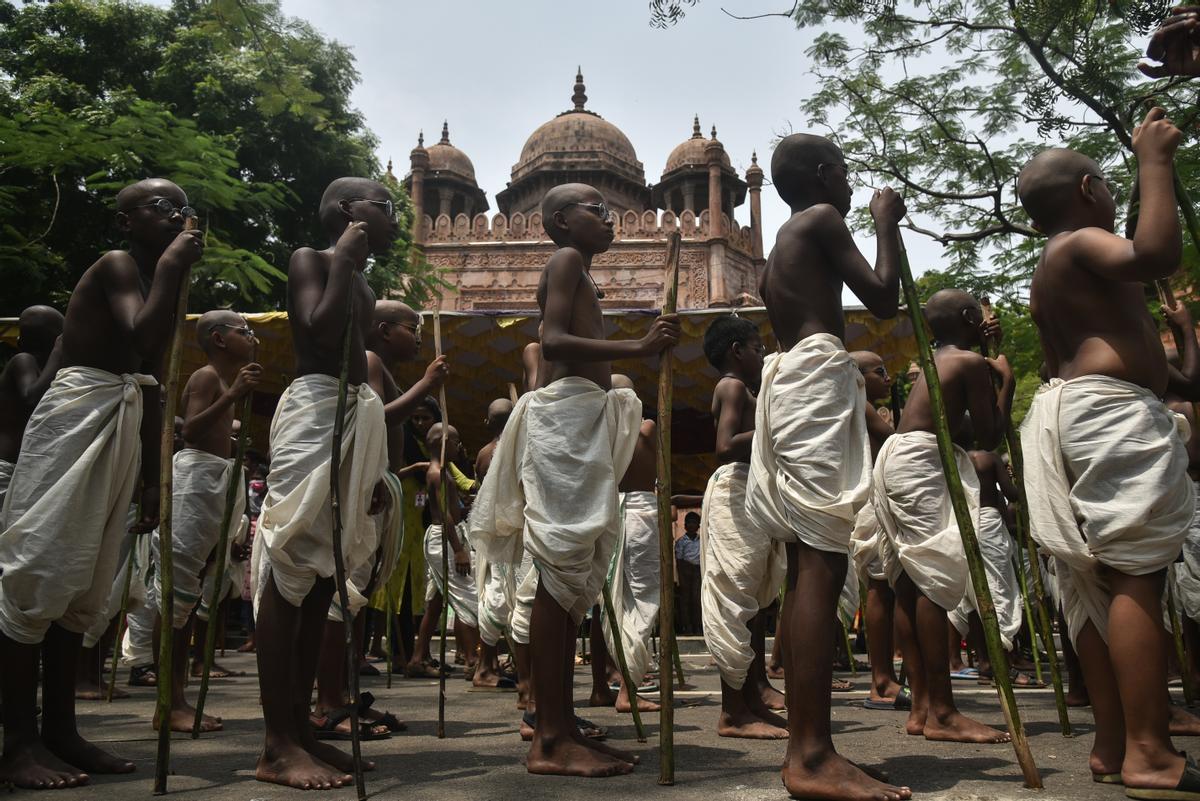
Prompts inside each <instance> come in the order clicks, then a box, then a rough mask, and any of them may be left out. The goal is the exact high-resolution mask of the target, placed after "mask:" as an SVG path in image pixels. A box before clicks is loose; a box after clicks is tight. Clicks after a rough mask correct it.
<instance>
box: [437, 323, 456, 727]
mask: <svg viewBox="0 0 1200 801" xmlns="http://www.w3.org/2000/svg"><path fill="white" fill-rule="evenodd" d="M433 348H434V355H435V356H437V357H440V356H441V355H442V316H441V313H440V309H439V308H438V307H437V306H434V307H433ZM438 401H439V402H440V403H441V405H442V447H441V457H440V458H441V461H440V462H439V463H438V467H439V469H440V470H441V474H440V478H441V482H442V486H441V488H440V489H439V490H438V506H439V509H440V511H441V513H442V626H441V628H442V639H441V645H440V646H439V647H438V653H439V656H438V722H437V736H438V739H439V740H442V739H445V737H446V628H447V627H448V626H449V623H450V536H449V534H448V533H447V527H448V526H450V525H451V522H450V516H449V512H448V510H449V508H450V507H449V504H447V503H446V500H447V496H448V495H449V491H448V490H447V489H446V487H447V483H446V482H447V481H451V480H452V479H451V477H450V471H449V470H447V469H446V428H447V427H449V425H450V414H449V410H448V409H447V408H446V386H445V384H443V385H442V386H441V387H440V388H439V389H438ZM457 645H458V646H459V647H460V648H461V647H462V644H461V643H457Z"/></svg>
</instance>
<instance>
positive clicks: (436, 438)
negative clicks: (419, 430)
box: [425, 423, 458, 458]
mask: <svg viewBox="0 0 1200 801" xmlns="http://www.w3.org/2000/svg"><path fill="white" fill-rule="evenodd" d="M443 436H445V437H446V450H447V452H449V451H450V450H451V447H450V446H451V445H454V446H456V447H457V445H458V429H457V428H455V427H454V426H448V425H444V424H443V423H434V424H433V425H431V426H430V427H429V432H428V433H427V434H426V435H425V445H426V446H427V447H428V448H429V455H430V456H432V457H434V458H437V457H439V456H441V447H442V437H443Z"/></svg>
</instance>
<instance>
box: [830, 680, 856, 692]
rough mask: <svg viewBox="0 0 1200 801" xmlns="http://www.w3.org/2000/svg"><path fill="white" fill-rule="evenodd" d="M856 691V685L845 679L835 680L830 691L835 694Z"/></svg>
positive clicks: (831, 683)
mask: <svg viewBox="0 0 1200 801" xmlns="http://www.w3.org/2000/svg"><path fill="white" fill-rule="evenodd" d="M853 689H854V685H853V684H851V683H850V682H848V681H846V680H845V679H839V678H835V679H834V680H833V681H832V682H830V686H829V690H830V692H835V693H848V692H850V691H851V690H853Z"/></svg>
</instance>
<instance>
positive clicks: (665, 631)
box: [656, 233, 680, 785]
mask: <svg viewBox="0 0 1200 801" xmlns="http://www.w3.org/2000/svg"><path fill="white" fill-rule="evenodd" d="M679 241H680V236H679V234H678V233H673V234H671V236H670V237H669V238H668V239H667V263H666V270H665V272H664V278H665V282H666V290H665V292H664V296H663V308H662V313H663V314H674V313H675V303H676V297H677V295H678V294H679ZM672 350H673V349H672V348H666V349H665V350H663V352H662V354H661V355H660V356H659V362H658V426H657V427H656V428H657V431H658V477H657V479H656V488H657V490H658V542H659V559H660V568H661V575H662V582H661V589H660V595H659V606H658V636H659V637H660V638H661V639H662V646H661V648H660V649H659V663H660V668H659V677H658V679H659V681H658V686H659V702H660V703H661V704H662V712H661V713H660V715H661V717H660V718H659V721H660V723H659V732H658V740H659V750H660V751H662V757H661V767H660V769H659V775H658V783H659V784H667V785H671V784H674V783H675V709H674V698H675V692H674V688H673V687H672V686H671V673H670V670H669V669H664V668H663V667H661V665H662V663H663V662H664V661H665V660H664V659H663V657H665V656H666V655H668V654H674V653H675V591H674V590H675V588H674V582H673V581H671V580H670V577H671V576H674V575H675V538H674V537H673V536H672V530H671V403H672V396H673V394H674V393H673V390H674V383H673V382H674V369H673V366H672V363H671V358H672Z"/></svg>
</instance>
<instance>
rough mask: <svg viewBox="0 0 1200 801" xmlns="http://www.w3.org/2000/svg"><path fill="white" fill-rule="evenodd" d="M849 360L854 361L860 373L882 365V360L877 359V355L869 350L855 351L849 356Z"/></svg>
mask: <svg viewBox="0 0 1200 801" xmlns="http://www.w3.org/2000/svg"><path fill="white" fill-rule="evenodd" d="M850 358H851V359H854V363H855V364H857V365H858V369H859V370H862V371H866V370H873V369H874V368H876V367H878V366H879V365H881V364H883V359H881V358H880V357H879V354H878V353H876V352H874V351H871V350H856V351H854V352H853V353H851V354H850Z"/></svg>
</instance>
